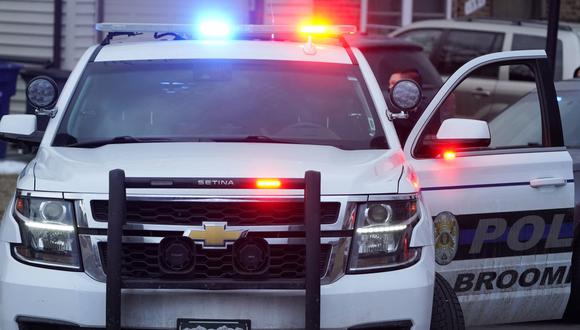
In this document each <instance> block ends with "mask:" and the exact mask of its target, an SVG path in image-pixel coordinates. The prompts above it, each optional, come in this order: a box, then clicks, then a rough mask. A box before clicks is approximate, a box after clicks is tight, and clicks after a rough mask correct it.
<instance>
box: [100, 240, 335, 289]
mask: <svg viewBox="0 0 580 330" xmlns="http://www.w3.org/2000/svg"><path fill="white" fill-rule="evenodd" d="M158 247H159V244H157V243H124V244H123V248H122V250H123V251H122V255H121V276H122V277H123V278H124V279H133V280H138V279H167V280H194V279H199V280H208V279H210V280H211V279H233V280H236V279H240V280H242V279H248V275H239V274H237V273H236V272H235V271H234V265H233V257H232V246H231V245H230V246H229V247H228V248H227V249H223V250H212V249H198V251H197V254H196V256H195V268H194V270H193V272H192V274H188V275H171V276H168V275H165V274H163V273H162V272H161V269H160V266H159V260H158ZM99 252H100V254H101V262H102V265H103V269H104V270H105V272H106V271H107V270H106V265H107V244H106V243H104V242H101V243H99ZM330 252H331V246H330V245H328V244H323V245H321V251H320V276H321V277H323V276H324V273H325V272H326V268H327V265H328V260H329V257H330ZM305 258H306V247H305V246H304V245H270V265H269V267H268V269H267V270H266V272H265V273H264V274H261V275H257V276H250V277H251V278H252V279H284V280H290V279H302V278H304V277H305V275H306V272H305V268H304V265H305Z"/></svg>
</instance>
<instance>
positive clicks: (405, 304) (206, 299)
mask: <svg viewBox="0 0 580 330" xmlns="http://www.w3.org/2000/svg"><path fill="white" fill-rule="evenodd" d="M9 247H10V246H9V244H8V243H6V242H1V243H0V328H1V329H3V330H17V329H19V326H18V323H17V319H18V320H20V321H21V325H30V324H32V325H34V324H35V323H34V322H46V323H40V325H41V326H40V327H36V328H31V327H29V328H25V327H24V326H22V328H21V329H22V330H24V329H28V330H30V329H33V330H36V329H45V330H49V329H51V328H49V327H48V326H47V325H49V324H50V323H51V322H52V323H53V324H59V323H60V324H62V326H61V327H56V328H54V329H61V330H62V329H66V330H68V329H75V328H76V327H77V326H78V327H81V329H82V328H88V329H91V328H92V329H104V328H105V322H104V320H105V306H106V303H105V288H106V286H105V284H104V283H100V282H97V281H94V280H93V279H91V278H90V277H89V276H88V275H86V274H85V273H82V272H68V271H59V270H52V269H45V268H39V267H34V266H29V265H25V264H22V263H20V262H18V261H16V260H14V259H13V258H12V256H11V255H10V251H9ZM433 260H434V256H433V247H432V246H428V247H424V248H423V249H422V256H421V260H420V261H419V262H418V263H416V264H415V265H413V266H411V267H409V268H405V269H400V270H396V271H390V272H383V273H373V274H357V275H346V276H344V277H342V278H341V279H340V280H338V281H336V282H334V283H333V284H329V285H323V286H322V287H321V313H320V316H321V318H320V321H321V328H322V329H349V328H354V329H373V328H374V329H376V328H377V327H378V326H380V327H381V328H383V326H384V327H386V328H387V329H388V326H392V328H393V329H404V328H407V326H405V324H407V325H411V326H412V328H413V329H428V327H429V322H430V315H431V304H432V297H433V274H432V272H433V268H434V265H433ZM304 299H305V298H304V291H303V290H228V291H204V290H132V289H130V290H123V296H122V306H123V308H122V320H123V327H124V328H133V329H143V328H147V329H175V327H176V320H177V319H178V318H203V319H250V320H251V321H252V329H303V328H304ZM27 320H28V321H29V322H28V323H26V322H24V321H27ZM31 320H32V322H30V321H31ZM55 321H59V322H56V323H55ZM366 325H368V327H365V326H366ZM359 326H362V327H360V328H359Z"/></svg>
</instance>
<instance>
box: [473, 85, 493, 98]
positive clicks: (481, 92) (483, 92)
mask: <svg viewBox="0 0 580 330" xmlns="http://www.w3.org/2000/svg"><path fill="white" fill-rule="evenodd" d="M471 95H473V96H485V97H487V96H491V92H490V91H488V90H485V89H483V88H481V87H477V88H476V89H475V90H474V91H472V92H471Z"/></svg>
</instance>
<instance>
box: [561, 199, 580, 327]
mask: <svg viewBox="0 0 580 330" xmlns="http://www.w3.org/2000/svg"><path fill="white" fill-rule="evenodd" d="M576 212H578V208H577V209H576ZM570 274H571V275H570V299H569V300H568V305H567V306H566V312H565V313H564V321H566V322H571V323H580V314H579V313H578V311H579V310H580V226H579V225H576V229H575V233H574V240H573V242H572V263H571V265H570Z"/></svg>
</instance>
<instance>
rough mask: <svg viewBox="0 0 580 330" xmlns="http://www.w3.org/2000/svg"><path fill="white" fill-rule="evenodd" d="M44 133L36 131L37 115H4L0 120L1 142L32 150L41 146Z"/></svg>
mask: <svg viewBox="0 0 580 330" xmlns="http://www.w3.org/2000/svg"><path fill="white" fill-rule="evenodd" d="M42 136H43V132H38V131H37V130H36V116H35V115H4V116H2V119H0V140H3V141H6V142H12V143H16V144H19V145H21V146H24V147H25V148H26V149H31V148H32V147H34V146H38V145H40V141H41V140H42Z"/></svg>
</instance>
